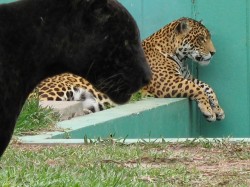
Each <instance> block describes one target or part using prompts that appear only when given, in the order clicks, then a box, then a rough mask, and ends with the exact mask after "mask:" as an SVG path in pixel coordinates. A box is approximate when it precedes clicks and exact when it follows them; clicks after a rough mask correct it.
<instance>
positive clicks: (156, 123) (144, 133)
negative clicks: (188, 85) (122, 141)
mask: <svg viewBox="0 0 250 187" xmlns="http://www.w3.org/2000/svg"><path fill="white" fill-rule="evenodd" d="M191 113H192V112H191V107H190V102H189V100H188V99H155V98H150V99H146V100H142V101H139V102H135V103H130V104H126V105H122V106H117V107H115V108H111V109H108V110H104V111H102V112H97V113H93V114H89V115H86V116H82V117H77V118H73V119H71V120H67V121H62V122H59V123H58V126H59V127H60V128H63V129H65V131H64V132H48V133H45V134H42V135H36V136H24V137H19V139H20V141H21V142H23V143H38V142H41V143H51V142H55V143H62V142H68V143H70V142H71V143H72V142H75V143H81V142H82V141H83V139H84V137H87V138H88V139H97V138H99V137H101V138H107V137H110V135H111V134H112V135H113V136H114V138H126V139H149V138H150V139H152V138H188V137H192V135H191V131H192V128H193V125H192V120H191V117H190V116H191V115H192V114H191ZM72 139H74V140H72Z"/></svg>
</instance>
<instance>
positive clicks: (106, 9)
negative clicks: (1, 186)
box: [0, 0, 151, 156]
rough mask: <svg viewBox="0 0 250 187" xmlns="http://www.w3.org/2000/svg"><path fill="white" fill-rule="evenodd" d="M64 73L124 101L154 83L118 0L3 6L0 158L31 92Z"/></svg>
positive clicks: (24, 1) (44, 0) (37, 0)
mask: <svg viewBox="0 0 250 187" xmlns="http://www.w3.org/2000/svg"><path fill="white" fill-rule="evenodd" d="M63 72H70V73H74V74H77V75H79V76H82V77H84V78H86V79H87V80H88V81H90V82H91V83H92V84H93V85H94V86H95V87H96V88H97V89H99V90H100V91H102V92H104V93H105V94H107V95H108V96H109V97H110V98H111V99H112V100H113V101H114V102H116V103H124V102H126V101H128V100H129V98H130V96H131V94H132V93H133V92H135V91H137V90H138V89H140V88H141V87H142V86H144V85H146V84H147V83H149V81H150V78H151V72H150V68H149V66H148V64H147V62H146V59H145V56H144V53H143V50H142V47H141V44H140V36H139V31H138V28H137V25H136V23H135V21H134V19H133V18H132V17H131V15H130V14H129V13H128V11H127V10H126V9H125V8H124V7H123V6H122V5H121V4H119V3H118V2H117V1H115V0H20V1H17V2H14V3H9V4H2V5H0V93H1V94H2V97H1V100H0V156H1V155H2V154H3V152H4V150H5V149H6V147H7V145H8V143H9V141H10V139H11V136H12V133H13V130H14V126H15V122H16V119H17V117H18V115H19V113H20V110H21V108H22V106H23V103H24V102H25V99H26V98H27V96H28V94H29V93H30V92H31V91H32V90H33V89H34V87H35V86H36V85H37V84H38V83H39V82H40V81H42V80H43V79H45V78H47V77H49V76H53V75H56V74H59V73H63Z"/></svg>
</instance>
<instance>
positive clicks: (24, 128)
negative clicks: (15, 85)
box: [14, 97, 59, 135]
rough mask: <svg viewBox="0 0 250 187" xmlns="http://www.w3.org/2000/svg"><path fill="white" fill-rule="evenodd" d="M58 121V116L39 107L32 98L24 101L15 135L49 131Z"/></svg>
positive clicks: (46, 108) (50, 109) (49, 110)
mask: <svg viewBox="0 0 250 187" xmlns="http://www.w3.org/2000/svg"><path fill="white" fill-rule="evenodd" d="M58 121H59V114H58V113H56V112H55V111H53V109H52V108H49V107H45V108H44V107H41V106H40V105H39V100H38V98H36V97H32V98H30V99H28V100H26V102H25V104H24V106H23V108H22V111H21V113H20V115H19V117H18V120H17V123H16V128H15V132H14V134H15V135H24V134H34V133H36V132H38V131H43V130H49V129H51V128H52V127H53V126H54V125H55V124H56V122H58Z"/></svg>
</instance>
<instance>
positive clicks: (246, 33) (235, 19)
mask: <svg viewBox="0 0 250 187" xmlns="http://www.w3.org/2000/svg"><path fill="white" fill-rule="evenodd" d="M10 1H11V0H0V3H5V2H10ZM120 2H121V3H122V4H124V5H125V6H126V7H127V8H128V10H129V11H130V12H131V14H132V15H133V16H134V17H135V19H136V21H137V23H138V25H139V28H140V30H141V36H142V38H146V37H147V36H149V35H150V34H152V33H153V32H155V31H156V30H158V29H159V28H161V27H162V26H164V25H165V24H167V23H169V22H171V21H172V20H175V19H178V18H180V17H185V16H187V17H191V18H196V19H198V20H203V23H204V24H205V25H206V26H207V28H208V29H209V30H210V31H211V34H212V38H213V41H214V44H215V47H216V49H217V53H216V55H215V56H214V59H213V60H212V62H211V64H210V65H209V66H207V67H198V77H199V79H201V80H203V81H204V82H206V83H208V84H210V85H211V87H212V88H214V90H215V91H216V93H217V96H218V98H219V101H220V104H221V106H222V107H223V109H224V110H225V113H226V118H225V120H223V121H221V122H215V123H208V122H206V121H205V120H204V118H203V116H201V115H200V112H199V110H197V109H196V108H194V110H193V111H194V113H195V114H193V115H192V116H193V118H195V119H194V120H193V121H194V122H193V123H194V124H193V125H194V126H196V127H197V128H196V130H195V131H194V135H196V134H200V135H201V136H204V137H226V136H233V137H250V114H249V108H250V99H249V94H250V86H249V80H250V77H249V76H250V67H249V63H250V0H120ZM0 16H1V15H0ZM192 69H193V70H194V73H195V74H197V72H196V69H197V68H196V65H192ZM196 114H197V115H196ZM197 125H198V126H197Z"/></svg>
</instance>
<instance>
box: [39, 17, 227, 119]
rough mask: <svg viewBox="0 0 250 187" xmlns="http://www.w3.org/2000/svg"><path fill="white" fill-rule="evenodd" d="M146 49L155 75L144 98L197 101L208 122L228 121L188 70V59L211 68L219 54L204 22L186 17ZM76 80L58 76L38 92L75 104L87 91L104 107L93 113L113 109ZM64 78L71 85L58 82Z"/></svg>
mask: <svg viewBox="0 0 250 187" xmlns="http://www.w3.org/2000/svg"><path fill="white" fill-rule="evenodd" d="M142 46H143V50H144V52H145V55H146V58H147V60H148V62H149V65H150V68H151V70H152V73H153V78H152V80H151V81H150V83H149V84H148V85H146V86H145V87H143V88H142V89H141V93H142V94H143V95H145V96H153V97H156V98H163V97H164V98H179V97H186V98H190V99H191V100H195V101H197V103H198V107H199V108H200V110H201V112H202V113H203V114H204V116H205V117H206V119H207V120H208V121H216V120H222V119H224V118H225V114H224V111H223V109H222V108H221V107H220V105H219V102H218V99H217V96H216V94H215V92H214V90H213V89H212V88H211V87H210V86H209V85H208V84H206V83H204V82H203V81H201V80H199V79H197V78H194V77H193V76H192V74H191V72H190V71H189V68H188V64H187V59H191V60H193V61H195V62H198V63H199V64H200V65H208V64H209V63H210V60H211V59H212V56H213V55H214V54H215V52H216V50H215V47H214V45H213V42H212V40H211V34H210V32H209V30H208V29H207V28H206V27H205V26H204V25H203V24H202V23H201V22H200V21H196V20H194V19H191V18H185V17H184V18H180V19H178V20H175V21H173V22H171V23H170V24H168V25H166V26H164V27H163V28H161V29H160V30H159V31H157V32H155V33H154V34H152V35H151V36H149V37H148V38H146V39H145V40H143V42H142ZM72 76H73V75H71V74H63V75H58V76H55V77H54V78H52V79H50V80H49V81H46V82H43V83H42V84H40V85H39V86H38V89H39V93H40V95H41V99H43V100H57V99H58V100H71V99H72V97H71V96H75V97H73V100H82V99H79V97H77V95H79V92H78V90H79V89H80V88H84V90H85V91H86V92H84V93H83V95H84V94H86V93H88V92H90V93H92V94H93V97H94V98H95V99H94V100H93V105H95V103H96V102H98V103H100V104H101V107H100V108H99V109H97V110H93V111H94V112H95V111H100V110H102V109H103V108H105V105H103V104H102V103H104V102H105V103H107V104H109V105H113V103H112V101H111V100H109V98H108V97H106V96H105V94H104V95H103V94H102V93H101V92H99V91H98V90H96V89H93V87H92V86H91V84H89V83H88V82H87V81H86V80H84V79H82V78H76V77H75V78H73V79H72ZM67 77H68V78H67ZM60 78H62V79H63V80H67V81H66V82H64V81H62V82H60V81H59V82H58V81H54V80H55V79H60ZM77 79H78V80H81V81H77ZM53 81H54V83H53ZM64 83H67V84H68V85H73V86H76V87H77V88H76V89H75V90H73V89H71V88H70V86H64ZM49 84H53V85H55V87H56V88H54V91H53V92H51V89H52V88H51V89H49V88H50V86H49ZM67 88H69V89H67ZM68 91H70V92H71V94H69V95H70V97H68V96H67V92H68ZM83 98H86V97H85V96H84V97H83ZM84 101H85V100H83V102H84ZM92 108H95V107H92Z"/></svg>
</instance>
